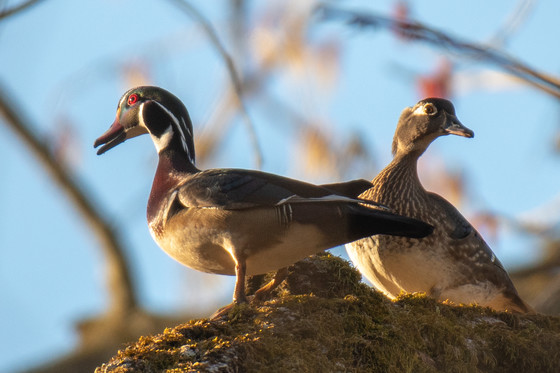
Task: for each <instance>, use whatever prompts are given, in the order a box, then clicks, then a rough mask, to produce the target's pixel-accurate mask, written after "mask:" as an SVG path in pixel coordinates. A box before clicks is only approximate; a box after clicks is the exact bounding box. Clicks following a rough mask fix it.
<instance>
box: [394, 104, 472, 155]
mask: <svg viewBox="0 0 560 373" xmlns="http://www.w3.org/2000/svg"><path fill="white" fill-rule="evenodd" d="M450 134H452V135H458V136H463V137H473V136H474V132H473V131H472V130H470V129H468V128H467V127H465V126H464V125H463V124H462V123H461V122H460V121H459V119H457V116H456V115H455V108H454V107H453V104H452V103H451V102H450V101H448V100H445V99H443V98H426V99H424V100H421V101H419V102H418V103H417V104H416V105H415V106H413V107H407V108H406V109H404V110H403V112H402V114H401V117H400V118H399V123H398V125H397V130H396V131H395V137H394V138H393V146H392V151H393V155H397V154H408V153H416V154H418V155H420V154H422V153H423V152H424V151H425V150H426V149H427V148H428V146H429V145H430V143H431V142H432V141H434V140H435V139H436V138H438V137H439V136H445V135H450Z"/></svg>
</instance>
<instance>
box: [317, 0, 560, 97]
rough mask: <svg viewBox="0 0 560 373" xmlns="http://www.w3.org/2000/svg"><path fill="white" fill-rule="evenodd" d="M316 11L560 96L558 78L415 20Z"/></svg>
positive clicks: (322, 7) (323, 9) (324, 9)
mask: <svg viewBox="0 0 560 373" xmlns="http://www.w3.org/2000/svg"><path fill="white" fill-rule="evenodd" d="M317 10H318V13H319V14H320V16H321V17H322V18H323V19H326V20H334V19H337V20H343V21H344V22H346V23H348V24H350V25H355V26H359V27H364V26H368V27H381V28H385V29H389V30H396V31H398V32H399V33H401V34H402V35H406V36H407V37H408V38H410V39H411V40H414V39H416V40H422V41H424V42H427V43H429V44H432V45H434V46H437V47H440V48H445V49H448V50H450V51H453V52H455V53H459V54H461V55H464V56H466V57H469V58H471V59H473V60H485V61H487V62H491V63H493V64H494V65H496V66H498V67H500V68H502V69H504V70H505V71H507V72H508V73H510V74H512V75H514V76H516V77H518V78H519V79H521V80H523V81H525V82H526V83H528V84H530V85H532V86H534V87H536V88H538V89H540V90H542V91H544V92H546V93H548V94H550V95H552V96H555V97H556V98H559V99H560V80H559V79H558V78H555V77H553V76H551V75H547V74H544V73H541V72H539V71H537V70H535V69H533V68H531V67H529V66H528V65H527V64H525V63H523V62H521V61H519V60H517V59H515V58H513V57H512V56H509V55H508V54H506V53H505V52H503V51H500V50H497V49H494V48H491V47H489V46H482V45H478V44H474V43H470V42H466V41H462V40H459V39H458V38H455V37H451V36H449V35H448V34H446V33H444V32H442V31H439V30H436V29H433V28H431V27H428V26H426V25H423V24H421V23H419V22H416V21H404V20H396V19H393V18H390V17H385V16H382V15H378V14H373V13H365V12H358V11H349V10H344V9H339V8H335V7H331V6H328V5H320V6H319V7H318V8H317Z"/></svg>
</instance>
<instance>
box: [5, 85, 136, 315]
mask: <svg viewBox="0 0 560 373" xmlns="http://www.w3.org/2000/svg"><path fill="white" fill-rule="evenodd" d="M24 113H25V110H24V108H23V107H22V106H21V105H20V104H19V103H18V102H17V100H16V98H15V95H14V93H13V92H8V89H7V88H6V85H5V84H3V83H2V82H0V115H1V116H2V118H3V122H4V124H5V125H7V126H8V127H9V128H10V129H11V130H12V131H13V132H14V133H15V134H17V135H18V137H19V138H20V139H21V141H22V142H23V144H24V145H25V146H26V147H27V149H28V150H29V152H31V153H32V154H33V155H34V156H35V157H36V159H37V160H38V161H39V162H41V164H42V165H43V168H44V169H45V171H47V172H48V174H49V175H50V176H51V178H52V180H53V181H54V182H55V183H56V184H57V185H58V186H59V188H60V190H62V191H63V192H64V193H65V194H66V196H67V197H68V199H69V200H70V201H71V202H72V205H73V206H74V207H75V208H76V210H77V211H78V212H79V213H80V215H81V216H82V218H83V219H84V222H85V223H86V225H87V226H88V227H89V228H90V229H91V230H92V232H93V233H94V235H95V237H96V238H97V240H98V241H99V246H100V248H101V249H102V251H103V253H104V255H105V265H106V275H107V277H106V278H107V292H108V294H109V309H108V314H110V315H112V316H119V317H125V316H126V315H128V314H129V313H130V312H132V311H134V310H135V309H136V308H137V307H138V301H137V296H136V291H135V289H134V285H133V280H132V276H131V274H130V265H129V263H128V262H127V261H126V259H125V255H124V252H125V249H124V244H123V243H122V240H121V238H120V237H119V235H118V233H117V231H118V230H116V229H115V228H114V227H113V226H112V225H111V224H110V223H109V222H108V219H106V218H105V217H104V216H103V214H102V213H101V211H100V209H99V208H98V207H96V206H99V204H96V203H95V202H94V198H93V196H92V195H91V193H89V192H87V191H86V188H84V187H83V186H81V185H80V184H79V183H78V181H77V180H76V177H75V176H73V175H71V174H70V172H69V170H68V168H67V167H65V165H64V163H63V162H60V159H57V157H56V156H55V154H54V153H53V152H52V151H51V148H50V146H49V144H50V143H51V142H49V140H48V139H41V137H40V136H39V135H38V133H39V132H38V131H37V129H36V128H35V127H34V126H32V125H31V124H30V123H29V120H28V119H26V115H25V114H24ZM27 208H28V207H27ZM29 213H32V211H29ZM77 250H79V248H77Z"/></svg>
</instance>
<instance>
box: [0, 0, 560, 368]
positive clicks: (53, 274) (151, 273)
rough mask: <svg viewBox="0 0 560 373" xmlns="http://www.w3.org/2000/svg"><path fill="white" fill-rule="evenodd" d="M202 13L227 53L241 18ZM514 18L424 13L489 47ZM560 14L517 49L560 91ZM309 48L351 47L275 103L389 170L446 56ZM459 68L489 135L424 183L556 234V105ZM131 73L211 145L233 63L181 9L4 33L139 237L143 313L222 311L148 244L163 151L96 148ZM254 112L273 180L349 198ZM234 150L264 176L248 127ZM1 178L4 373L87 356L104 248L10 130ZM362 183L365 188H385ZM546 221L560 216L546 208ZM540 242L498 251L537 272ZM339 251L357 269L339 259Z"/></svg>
mask: <svg viewBox="0 0 560 373" xmlns="http://www.w3.org/2000/svg"><path fill="white" fill-rule="evenodd" d="M14 3H15V2H14V1H9V2H8V5H10V4H14ZM192 3H193V4H194V5H195V6H197V7H198V8H199V9H200V10H201V11H202V12H203V13H204V14H205V15H206V16H207V17H208V18H209V19H210V21H211V22H212V24H213V25H214V26H215V28H216V29H217V30H218V32H219V35H220V37H221V38H222V39H223V40H224V44H225V45H226V47H227V48H228V49H229V46H230V45H231V44H230V40H228V29H227V22H228V17H229V13H228V7H227V6H226V5H227V2H226V1H210V2H209V1H193V2H192ZM295 3H297V0H294V1H293V2H292V3H291V5H292V6H295ZM251 4H252V3H251ZM266 4H267V3H265V2H257V5H256V6H254V7H251V9H253V8H255V9H256V10H254V11H253V12H252V13H251V14H252V16H257V15H258V14H261V13H262V12H264V8H265V6H266ZM337 4H340V5H341V6H346V7H349V8H353V7H357V8H359V9H371V10H372V11H377V12H381V13H384V14H391V12H392V9H393V6H394V3H393V2H392V1H385V2H376V4H370V2H365V1H363V2H360V1H348V2H337ZM513 8H514V5H512V2H510V1H505V0H503V1H494V2H491V3H489V2H487V1H482V0H480V1H470V2H462V3H461V4H458V3H457V2H449V1H436V0H433V1H426V2H422V5H416V7H414V9H413V16H414V17H415V18H417V19H419V20H420V21H423V22H426V23H428V24H430V25H432V26H433V27H436V28H438V29H442V30H447V31H450V32H451V33H452V34H453V35H456V36H458V37H462V38H468V39H469V40H471V41H477V42H486V41H488V40H490V38H491V37H492V36H493V35H494V34H495V32H496V31H497V30H498V29H499V28H500V27H501V25H503V24H504V23H505V22H506V20H507V19H508V17H509V15H510V13H511V11H512V10H513ZM559 14H560V3H559V2H556V1H551V0H548V1H534V2H533V6H532V9H531V11H530V13H529V15H528V17H527V19H526V20H525V21H524V22H523V23H522V24H521V25H520V27H519V28H518V29H517V30H516V31H515V33H514V34H513V35H512V37H511V39H510V40H509V41H508V43H507V44H506V45H505V49H506V50H507V51H508V52H509V53H510V54H512V55H514V56H517V57H519V58H520V59H522V60H523V61H524V62H526V63H528V64H529V65H532V66H534V67H535V68H537V69H539V70H542V71H545V72H548V73H550V74H558V71H560V69H559V67H560V66H559V62H558V61H560V50H559V49H558V48H555V47H552V46H555V45H557V35H558V30H557V29H558V27H557V16H558V15H559ZM308 38H309V40H310V42H311V43H317V44H318V45H319V44H320V43H321V42H322V41H325V40H334V41H335V42H336V43H337V45H338V46H339V48H340V49H339V53H340V59H339V64H338V69H337V72H336V78H335V79H334V80H333V83H332V84H331V86H329V87H330V89H328V90H327V89H326V88H325V85H323V84H322V83H321V82H320V81H319V82H317V79H313V78H308V75H307V73H308V72H309V71H307V70H305V69H304V71H303V73H300V74H301V75H298V74H297V72H296V73H294V72H290V69H289V68H287V69H286V71H284V72H280V73H278V74H276V75H275V76H274V77H273V78H272V79H271V80H270V81H269V83H268V86H267V89H269V90H270V91H273V92H275V93H276V94H277V96H278V97H280V98H282V99H283V100H284V101H286V102H289V103H291V105H293V106H296V107H297V109H298V111H299V112H301V113H304V114H305V115H306V116H307V117H309V118H312V119H313V118H314V119H317V120H318V121H320V122H322V123H326V125H325V128H324V131H325V132H327V133H329V134H331V135H332V136H333V137H334V138H340V139H341V140H345V139H347V138H348V136H349V134H350V133H353V132H357V133H360V134H361V136H362V139H363V140H364V141H365V142H366V143H367V144H368V145H369V146H370V149H371V152H372V153H373V154H374V155H375V159H376V162H377V164H376V167H377V168H378V167H381V166H383V165H384V164H386V163H387V162H388V161H389V160H390V157H391V155H390V145H391V139H392V135H393V131H394V128H395V124H396V121H397V119H398V117H399V115H400V112H401V110H402V109H403V108H404V107H405V106H412V105H414V104H415V103H416V102H417V101H418V100H419V99H420V97H419V94H418V90H417V89H416V87H415V85H414V80H413V79H412V78H411V76H409V74H408V73H407V72H414V73H417V74H428V73H430V72H431V71H432V70H433V69H434V66H435V65H436V64H437V61H438V60H439V59H440V58H441V56H442V55H443V54H442V52H441V51H439V50H435V49H433V48H431V47H429V46H426V45H423V44H410V43H405V42H403V41H399V40H397V39H396V38H395V37H394V35H392V34H391V33H389V32H386V31H365V30H364V31H356V30H352V29H349V28H348V27H343V26H340V25H336V24H335V23H332V22H328V23H321V24H319V23H315V24H313V26H312V28H311V29H310V31H309V32H308ZM451 58H452V60H453V61H456V62H457V70H456V72H457V75H456V79H457V85H456V87H455V92H454V95H453V101H454V103H455V107H456V110H457V115H458V117H459V118H460V119H461V121H462V122H463V123H464V124H465V125H467V126H468V127H469V128H471V129H473V130H474V132H475V138H474V139H465V138H459V137H453V136H449V137H446V138H443V139H439V140H438V141H436V142H435V143H434V144H433V145H432V146H431V147H430V149H429V150H428V152H427V154H426V155H425V156H424V157H423V159H422V162H424V166H425V168H426V169H429V168H430V164H431V163H438V162H443V164H444V165H445V167H446V168H447V169H449V170H453V171H457V172H462V173H463V174H464V175H465V178H466V180H467V190H468V199H467V201H468V203H465V204H464V205H462V206H460V208H461V210H462V211H464V212H465V213H466V214H467V215H468V214H469V213H472V212H476V211H477V210H480V209H487V210H492V211H496V212H498V213H500V214H504V215H506V216H508V217H510V218H527V219H535V217H540V218H542V216H543V215H544V218H545V219H547V221H551V222H558V220H559V216H560V214H559V212H558V211H559V208H558V207H559V205H560V203H559V190H558V185H559V184H560V173H559V172H558V167H559V161H560V160H559V158H558V155H557V154H555V153H554V151H553V138H554V136H556V134H557V133H558V130H559V125H560V116H559V114H560V111H559V106H558V103H557V102H556V101H555V100H554V99H552V98H551V97H549V96H546V95H545V94H543V93H541V92H538V91H536V90H535V89H532V88H529V87H527V86H524V85H520V84H517V83H516V82H514V81H511V80H507V79H506V80H503V79H502V80H500V81H501V82H504V84H505V85H506V88H501V87H499V86H497V85H495V84H493V85H491V86H487V85H486V86H485V85H484V84H483V85H481V84H476V85H474V87H473V86H470V85H469V84H466V82H471V83H472V82H473V81H475V80H476V78H477V77H481V76H483V78H482V81H483V82H488V81H489V80H488V79H487V78H484V77H487V76H488V75H483V74H487V73H489V72H490V73H491V74H490V76H493V77H496V76H498V75H497V74H496V73H495V72H496V71H497V70H496V69H494V68H493V66H490V65H487V64H484V63H480V62H476V61H464V60H460V59H458V58H457V56H451ZM130 65H138V66H148V67H149V69H148V70H149V77H150V80H151V82H152V84H155V85H160V86H163V87H164V88H166V89H168V90H170V91H172V92H174V93H175V94H176V95H177V96H179V97H180V98H181V99H182V100H183V101H184V102H185V104H186V106H187V108H188V109H189V111H190V114H191V117H192V119H193V122H194V123H195V136H196V134H197V133H199V132H200V131H202V130H203V129H204V123H205V122H206V121H208V120H209V119H210V118H211V117H212V113H213V110H214V109H215V106H216V105H217V103H218V101H219V99H220V98H221V96H222V95H223V93H224V87H225V86H226V85H227V84H228V75H227V72H226V70H225V67H224V63H223V61H222V60H221V59H220V58H219V57H218V56H217V54H216V53H215V51H214V50H213V49H212V48H211V47H210V46H209V43H208V40H207V38H206V37H205V36H204V34H203V33H202V32H201V30H200V28H199V27H197V25H196V24H195V23H194V22H193V21H192V20H191V19H189V18H188V17H186V16H185V15H184V14H182V13H180V12H178V11H177V10H176V9H175V8H174V7H173V6H171V5H169V4H168V3H167V2H157V3H156V2H152V1H147V0H136V1H131V0H118V1H109V0H104V1H92V0H84V1H80V2H77V1H74V2H68V1H61V0H47V1H44V2H43V3H41V4H40V5H38V6H36V7H35V8H33V9H31V10H30V11H28V12H25V13H22V14H20V15H18V16H15V17H13V18H11V19H8V20H6V21H3V22H1V23H0V81H1V82H2V84H3V85H4V86H6V87H7V88H8V89H9V90H10V91H11V92H13V94H14V96H15V98H17V100H18V101H19V102H20V103H21V105H23V108H24V109H25V114H26V115H27V116H28V118H29V119H30V120H31V122H32V123H33V125H34V126H35V129H36V131H37V132H38V133H39V134H41V135H42V136H49V137H50V138H53V137H52V136H53V135H55V136H54V138H60V135H61V133H62V132H61V131H63V130H64V128H65V127H63V126H61V123H63V122H67V123H70V124H71V127H72V131H73V134H72V138H73V143H72V147H71V149H72V151H73V153H72V154H73V155H74V157H75V159H77V162H76V166H75V174H76V178H77V179H78V180H79V181H80V183H82V185H83V186H84V187H86V188H87V190H88V191H89V192H90V193H91V198H93V199H94V200H95V201H96V202H97V203H98V204H99V206H101V208H102V210H103V211H105V212H106V213H107V214H108V215H109V216H110V217H112V219H113V220H114V221H115V222H116V224H118V228H119V229H120V230H121V232H122V233H123V237H124V239H125V242H126V243H127V247H128V248H129V249H130V252H127V256H128V257H129V258H130V260H131V264H132V266H133V274H134V276H135V281H136V284H137V288H138V289H139V290H140V296H141V301H142V304H143V305H144V306H145V307H147V308H149V309H151V310H154V311H158V312H174V311H179V310H184V309H187V308H188V309H191V310H192V309H194V310H196V311H197V312H201V310H203V309H205V308H212V307H214V308H217V307H218V306H220V305H223V304H225V303H227V302H229V298H230V297H231V294H232V289H233V278H230V277H222V276H212V275H205V274H200V273H197V272H195V271H193V270H190V269H186V268H184V267H181V266H180V265H179V264H177V263H175V262H173V260H172V259H170V258H169V257H167V256H166V254H165V253H163V251H161V250H160V249H159V248H158V247H157V246H156V245H155V243H154V242H153V241H152V239H151V237H150V235H149V233H148V228H147V224H146V221H145V207H146V202H147V198H148V194H149V190H150V187H151V180H152V177H153V173H154V168H155V162H156V156H155V152H154V148H153V145H152V144H151V141H150V139H149V137H147V136H145V137H142V138H138V139H135V140H133V141H129V142H127V143H126V144H124V145H121V146H119V147H118V148H116V149H113V150H111V151H110V152H109V153H107V154H105V155H103V156H102V157H98V156H97V155H95V151H94V150H93V147H92V144H93V141H94V140H95V138H97V137H98V136H99V135H100V134H101V133H103V132H104V131H105V130H106V129H107V128H108V127H109V125H110V124H111V123H112V121H113V119H114V115H115V109H116V105H117V102H118V100H119V98H120V96H121V94H122V93H123V92H124V91H125V90H126V89H128V88H129V85H130V79H128V80H127V79H126V78H125V77H123V75H124V74H123V71H124V70H126V67H127V66H130ZM313 66H314V65H312V66H311V68H313ZM395 66H397V67H398V68H395ZM306 68H307V69H309V68H310V67H309V66H307V67H306ZM319 80H320V79H319ZM248 110H249V114H250V115H251V117H252V119H253V121H254V123H255V126H256V133H257V136H258V139H259V142H260V144H261V147H262V148H263V156H264V164H263V170H265V171H268V172H274V173H280V174H283V175H287V176H291V177H297V178H300V179H306V180H309V181H315V182H323V181H336V180H332V179H328V180H326V179H324V178H323V179H321V178H313V177H310V176H309V175H306V174H304V173H303V172H302V170H301V168H300V167H297V166H295V165H294V164H295V163H296V162H297V157H298V153H297V151H296V149H295V148H296V147H295V146H294V143H293V141H294V138H295V139H297V137H298V130H297V128H294V127H293V126H290V125H289V123H282V120H279V119H278V118H271V116H270V113H269V112H267V110H266V108H265V106H264V105H262V102H260V101H259V100H258V99H253V100H249V101H248ZM0 124H3V123H1V122H0ZM61 128H62V129H61ZM222 147H223V149H221V151H220V153H219V154H218V155H217V156H216V157H213V158H212V159H211V160H210V161H209V164H208V166H210V167H241V168H254V167H255V163H254V159H253V153H252V150H251V146H250V140H249V137H248V135H247V131H246V129H245V127H244V126H243V124H242V122H241V121H240V120H239V118H237V119H236V121H235V123H234V125H233V126H232V127H230V129H229V130H228V134H227V137H226V141H224V142H223V144H222ZM438 164H439V163H438ZM0 170H1V172H2V174H3V177H2V180H3V182H2V183H1V189H0V203H1V206H2V208H1V209H0V299H2V301H1V303H0V335H1V336H2V339H1V340H2V346H1V348H0V371H10V370H13V369H19V368H23V367H25V366H27V365H28V364H35V363H39V362H40V361H41V360H45V359H48V358H49V357H52V356H56V355H57V354H62V353H64V352H68V351H71V349H72V348H73V347H74V344H75V343H76V341H77V339H76V335H75V333H74V331H73V323H74V322H76V321H79V320H82V319H84V318H87V317H91V316H94V315H96V314H99V313H101V312H103V310H104V308H105V307H106V305H107V300H106V293H105V288H104V272H103V271H104V270H103V257H102V256H101V253H100V250H99V248H98V245H97V242H96V240H95V237H94V236H93V234H92V233H91V232H90V231H89V229H88V228H87V227H86V226H85V225H84V223H83V222H82V221H81V219H80V216H79V215H78V214H77V213H76V211H75V210H74V209H73V207H72V206H71V205H70V203H69V202H68V201H67V199H66V198H65V196H64V195H63V194H62V193H61V192H60V191H59V190H58V189H57V187H56V186H55V185H54V184H53V183H52V181H51V180H50V178H49V177H48V175H47V174H46V173H45V172H44V171H43V169H42V168H41V167H40V165H39V164H38V163H37V162H36V160H35V158H34V157H33V156H32V155H30V154H29V153H28V152H27V151H26V149H25V148H23V147H22V143H21V142H20V141H19V139H18V138H17V137H16V136H15V135H14V134H13V133H12V132H10V131H9V130H8V129H7V127H6V126H5V125H0ZM357 172H358V171H357V170H356V172H354V173H353V172H352V170H350V172H349V174H351V175H353V176H352V177H363V178H368V179H371V178H373V177H374V176H375V175H374V174H371V175H369V174H365V175H364V174H356V173H357ZM546 205H548V206H551V207H550V208H549V209H547V210H543V209H541V207H542V206H546ZM543 211H544V212H543ZM538 243H539V241H538V240H536V239H532V238H528V237H525V236H522V235H519V234H517V233H515V232H512V231H511V229H509V228H508V227H507V226H502V227H501V229H500V234H499V239H497V240H495V241H494V242H491V246H492V247H493V249H494V251H495V252H496V254H497V255H498V257H499V258H500V259H501V260H502V262H503V263H504V264H505V265H506V267H508V268H514V267H516V266H521V265H523V264H524V263H527V262H530V261H534V260H536V259H537V258H538V254H539V250H538ZM335 252H336V253H338V254H341V255H345V254H344V251H343V250H341V249H337V250H335ZM202 285H204V286H202ZM30 335H32V337H30ZM8 341H9V343H8Z"/></svg>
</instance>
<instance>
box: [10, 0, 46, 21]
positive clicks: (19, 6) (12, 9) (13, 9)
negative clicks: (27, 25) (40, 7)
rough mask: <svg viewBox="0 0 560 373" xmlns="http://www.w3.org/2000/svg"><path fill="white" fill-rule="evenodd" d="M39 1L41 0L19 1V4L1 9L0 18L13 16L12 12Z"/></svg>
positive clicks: (14, 12) (17, 11) (19, 10)
mask: <svg viewBox="0 0 560 373" xmlns="http://www.w3.org/2000/svg"><path fill="white" fill-rule="evenodd" d="M40 1H42V0H29V1H26V2H24V3H21V4H19V5H16V6H14V7H13V8H10V9H6V10H3V11H1V12H0V20H3V19H5V18H8V17H10V16H13V15H14V14H17V13H19V12H21V11H24V10H26V9H27V8H29V7H31V6H33V5H35V4H38V3H39V2H40Z"/></svg>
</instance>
